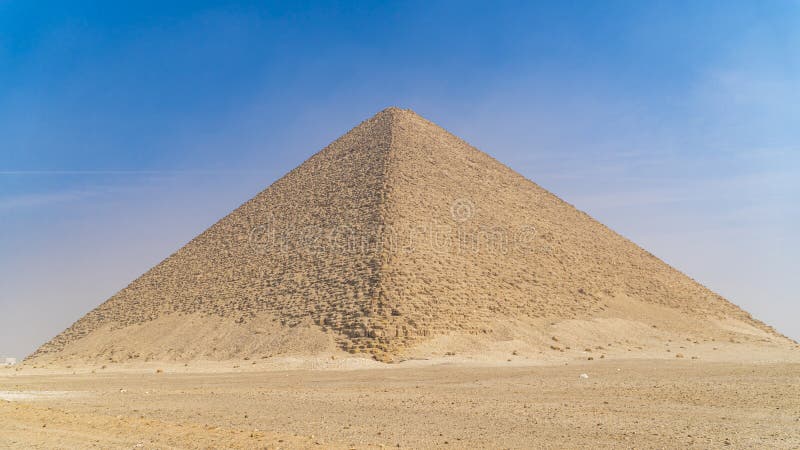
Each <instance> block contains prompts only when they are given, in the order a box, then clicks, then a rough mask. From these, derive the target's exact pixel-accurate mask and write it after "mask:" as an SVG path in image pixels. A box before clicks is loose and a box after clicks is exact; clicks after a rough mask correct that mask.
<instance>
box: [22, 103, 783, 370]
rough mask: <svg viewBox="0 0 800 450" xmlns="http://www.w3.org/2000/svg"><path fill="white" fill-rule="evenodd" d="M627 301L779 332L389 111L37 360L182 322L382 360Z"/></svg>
mask: <svg viewBox="0 0 800 450" xmlns="http://www.w3.org/2000/svg"><path fill="white" fill-rule="evenodd" d="M628 301H630V302H635V303H637V304H642V305H645V309H646V307H647V305H652V306H654V307H656V306H657V307H665V308H669V309H670V310H671V311H672V310H674V311H676V312H677V313H678V314H682V315H684V316H685V317H687V318H689V317H691V318H693V320H694V319H698V320H705V319H706V318H709V319H711V318H724V317H733V318H736V319H738V320H741V321H744V322H746V323H748V324H751V325H752V326H754V327H757V328H760V329H762V330H766V331H767V332H770V333H772V331H771V329H769V328H768V327H766V326H765V325H763V324H761V323H759V322H756V321H754V320H752V319H751V318H750V317H749V316H748V315H747V314H746V313H745V312H743V311H741V310H740V309H739V308H737V307H735V306H734V305H732V304H730V303H728V302H727V301H726V300H724V299H723V298H721V297H719V296H718V295H716V294H714V293H713V292H711V291H709V290H708V289H706V288H704V287H703V286H701V285H699V284H697V283H696V282H694V281H693V280H691V279H689V278H688V277H686V276H685V275H683V274H681V273H680V272H678V271H677V270H675V269H673V268H671V267H670V266H668V265H666V264H665V263H663V262H662V261H660V260H658V259H657V258H655V257H653V256H652V255H651V254H649V253H648V252H646V251H644V250H642V249H641V248H639V247H638V246H636V245H635V244H633V243H631V242H630V241H628V240H627V239H625V238H623V237H622V236H619V235H618V234H616V233H614V232H613V231H611V230H609V229H608V228H606V227H605V226H603V225H602V224H600V223H599V222H597V221H594V220H593V219H591V218H590V217H589V216H587V215H586V214H584V213H582V212H580V211H578V210H576V209H575V208H573V207H572V206H571V205H569V204H567V203H565V202H563V201H562V200H560V199H559V198H557V197H556V196H554V195H552V194H551V193H549V192H547V191H546V190H544V189H542V188H540V187H539V186H537V185H536V184H534V183H532V182H531V181H529V180H527V179H525V178H524V177H522V176H521V175H519V174H517V173H515V172H514V171H512V170H511V169H509V168H508V167H506V166H504V165H503V164H501V163H499V162H498V161H496V160H494V159H493V158H491V157H490V156H488V155H487V154H485V153H483V152H480V151H478V150H477V149H475V148H473V147H471V146H469V145H468V144H467V143H465V142H464V141H462V140H461V139H459V138H457V137H455V136H454V135H452V134H450V133H448V132H446V131H445V130H443V129H441V128H440V127H438V126H436V125H434V124H433V123H431V122H428V121H427V120H425V119H423V118H421V117H419V116H418V115H416V114H415V113H413V112H411V111H408V110H400V109H397V108H389V109H387V110H384V111H382V112H380V113H378V114H377V115H376V116H374V117H373V118H371V119H369V120H367V121H365V122H363V123H362V124H360V125H359V126H357V127H356V128H354V129H353V130H351V131H350V132H348V133H347V134H345V135H344V136H342V137H341V138H339V139H338V140H336V141H335V142H333V143H332V144H331V145H329V146H328V147H326V148H325V149H323V150H322V151H320V152H319V153H317V154H315V155H314V156H312V157H311V158H310V159H309V160H307V161H306V162H304V163H303V164H302V165H300V166H299V167H297V168H296V169H294V170H292V171H291V172H290V173H288V174H287V175H286V176H284V177H283V178H281V179H280V180H278V181H277V182H275V183H274V184H273V185H272V186H270V187H269V188H267V189H266V190H264V191H263V192H261V193H259V194H258V195H257V196H256V197H254V198H253V199H252V200H250V201H248V202H247V203H245V204H244V205H242V206H241V207H239V208H238V209H236V210H235V211H234V212H232V213H231V214H230V215H228V216H226V217H225V218H223V219H222V220H220V221H219V222H218V223H216V224H215V225H213V226H212V227H211V228H209V229H208V230H206V231H205V232H204V233H202V234H201V235H199V236H198V237H197V238H195V239H194V240H192V241H191V242H190V243H188V244H187V245H186V246H184V247H183V248H181V249H180V250H179V251H178V252H176V253H175V254H173V255H172V256H170V257H169V258H167V259H166V260H164V261H163V262H162V263H160V264H159V265H157V266H156V267H154V268H153V269H151V270H150V271H148V272H147V273H146V274H144V275H143V276H141V277H140V278H138V279H137V280H135V281H134V282H133V283H131V284H130V285H129V286H128V287H126V288H125V289H123V290H122V291H120V292H119V293H118V294H116V295H115V296H113V297H112V298H111V299H109V300H108V301H107V302H105V303H104V304H102V305H101V306H99V307H98V308H96V309H95V310H93V311H92V312H90V313H89V314H87V315H86V316H85V317H84V318H82V319H81V320H79V321H78V322H76V323H75V324H74V325H73V326H72V327H70V328H69V329H67V330H66V331H65V332H63V333H62V334H60V335H59V336H57V337H56V338H54V339H53V340H52V341H50V342H49V343H47V344H45V345H44V346H43V347H42V348H40V349H39V350H38V351H37V353H36V354H35V355H34V356H40V355H44V354H48V353H53V352H58V351H60V350H62V349H64V348H65V346H67V345H68V344H71V343H74V342H76V341H78V340H80V339H82V338H85V337H86V336H88V335H92V334H93V333H94V335H95V336H99V337H97V340H98V341H100V342H101V343H102V342H104V341H103V339H104V338H103V335H102V334H101V331H98V330H101V329H114V328H116V329H119V328H123V327H129V326H132V325H139V324H145V323H149V322H152V321H153V320H156V319H158V318H161V317H165V316H168V315H170V314H174V313H180V314H185V315H203V316H211V317H220V318H223V319H224V320H225V321H226V323H227V322H230V323H232V324H247V323H248V322H250V321H256V320H265V319H264V317H270V318H272V320H275V321H277V322H279V323H280V324H281V326H283V327H284V329H292V328H293V327H296V326H298V325H304V326H305V325H310V326H312V327H318V329H319V330H322V331H323V332H325V333H328V334H330V335H331V336H333V337H334V339H335V340H336V342H337V343H338V345H339V346H340V347H341V348H343V349H345V350H348V351H351V352H368V353H372V354H373V355H375V356H377V357H379V358H383V357H391V355H396V354H398V353H400V352H402V351H403V349H404V348H406V347H408V346H411V345H413V344H414V343H416V342H418V341H420V340H422V339H424V338H427V337H430V336H436V335H440V334H446V333H451V332H458V333H470V334H482V333H486V332H489V331H491V330H490V328H491V324H492V323H496V322H498V321H500V322H503V321H508V320H516V319H525V318H528V319H530V318H559V319H590V318H592V317H601V316H609V315H610V314H617V313H619V311H616V312H615V309H614V308H616V307H617V306H615V305H619V304H621V303H620V302H622V303H623V304H624V302H628ZM625 307H627V306H623V308H625ZM653 311H655V309H654V310H653ZM265 315H266V316H265ZM709 323H711V322H709ZM232 326H235V325H232ZM167 332H168V330H165V333H167ZM197 332H198V333H202V332H203V330H198V331H197ZM153 339H158V337H155V338H153ZM111 344H112V343H108V344H103V345H109V346H110V345H111ZM237 351H238V350H237ZM242 351H245V350H242ZM234 353H236V352H234ZM387 355H388V356H387Z"/></svg>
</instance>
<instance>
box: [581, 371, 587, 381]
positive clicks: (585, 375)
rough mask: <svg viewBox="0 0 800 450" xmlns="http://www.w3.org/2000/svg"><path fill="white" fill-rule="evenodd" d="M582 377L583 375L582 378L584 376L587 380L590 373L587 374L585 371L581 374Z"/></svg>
mask: <svg viewBox="0 0 800 450" xmlns="http://www.w3.org/2000/svg"><path fill="white" fill-rule="evenodd" d="M580 377H581V378H583V379H584V380H585V379H587V378H589V375H587V374H585V373H582V374H581V375H580Z"/></svg>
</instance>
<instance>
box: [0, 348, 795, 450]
mask: <svg viewBox="0 0 800 450" xmlns="http://www.w3.org/2000/svg"><path fill="white" fill-rule="evenodd" d="M454 361H456V362H450V363H448V362H446V360H439V361H435V362H431V361H408V362H406V363H402V364H393V365H383V364H380V365H375V364H373V362H369V363H365V364H363V365H359V364H356V363H354V362H352V361H351V362H348V363H342V365H341V366H340V368H338V369H337V368H333V369H331V368H330V366H326V368H325V369H324V370H316V369H295V370H275V369H261V370H256V369H250V370H249V371H227V372H224V371H220V367H217V368H213V367H212V366H209V365H207V366H197V367H194V368H192V367H182V366H175V367H168V368H165V369H163V372H160V373H159V372H157V371H156V370H153V369H152V367H144V366H143V367H139V368H136V369H134V368H127V369H124V370H121V371H117V372H109V371H108V370H104V371H97V370H96V371H95V373H91V372H88V373H87V372H79V371H76V373H75V374H72V373H71V372H69V371H68V370H69V369H67V372H66V373H63V371H62V373H56V371H53V370H35V369H30V368H26V369H23V370H22V371H15V370H8V369H7V370H2V371H0V447H3V448H308V447H314V448H346V447H347V448H379V447H382V446H384V447H397V446H400V447H413V448H434V447H436V448H441V447H453V448H531V447H539V448H542V447H549V448H576V447H595V448H597V447H601V448H608V447H618V448H619V447H626V448H632V447H637V448H654V447H655V448H665V447H669V448H686V447H694V448H720V447H732V448H798V447H800V363H798V362H760V363H753V362H750V363H742V362H709V361H702V360H691V359H688V358H687V359H677V358H676V359H672V360H670V359H659V360H656V359H615V360H599V361H598V360H595V361H585V360H583V361H580V360H570V361H566V362H564V361H561V362H549V363H547V364H539V365H531V364H527V363H525V362H524V361H513V360H512V361H511V362H505V361H504V362H496V363H494V364H477V363H470V362H468V361H458V360H454ZM504 363H505V364H507V365H504ZM181 367H182V371H180V369H181ZM229 367H230V369H229V370H240V369H233V368H232V366H229ZM318 367H322V366H318ZM190 369H194V370H196V372H192V371H191V370H190ZM581 374H586V375H587V376H588V378H583V377H581Z"/></svg>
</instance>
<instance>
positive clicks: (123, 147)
mask: <svg viewBox="0 0 800 450" xmlns="http://www.w3.org/2000/svg"><path fill="white" fill-rule="evenodd" d="M164 3H166V2H149V1H137V2H129V4H128V5H123V4H122V2H112V3H109V2H80V1H76V2H70V3H69V4H67V3H64V2H46V1H42V2H28V1H8V0H6V1H2V0H0V136H2V138H1V139H0V318H1V319H2V321H3V325H2V326H0V354H9V355H14V356H24V355H25V354H27V353H29V352H30V351H32V350H34V349H35V348H36V347H37V346H38V345H40V344H41V343H42V342H44V341H45V340H47V339H49V338H50V337H52V336H53V335H54V334H56V333H57V332H59V331H60V330H61V329H63V328H65V327H66V326H68V325H69V324H70V323H72V322H73V321H74V320H76V319H78V318H79V317H80V316H81V315H83V314H84V313H85V312H86V311H88V310H89V309H91V308H92V307H94V306H96V305H97V304H99V303H101V302H102V301H103V300H105V299H106V298H107V297H109V296H110V295H112V294H113V293H114V292H116V291H117V290H119V289H120V288H122V287H124V286H125V285H126V284H127V283H128V282H130V281H131V280H133V279H134V278H135V277H136V276H138V275H139V274H141V273H143V272H144V271H145V270H147V269H148V268H149V267H151V266H152V265H154V264H156V263H157V262H159V261H160V260H161V259H163V258H164V257H165V256H167V255H168V254H170V253H171V252H172V251H174V250H176V249H177V248H179V247H180V246H181V245H183V244H184V243H185V242H187V241H188V240H189V239H191V238H192V237H193V236H194V235H196V234H197V233H199V232H200V231H202V230H203V229H205V228H206V227H207V226H209V225H211V224H212V223H213V222H214V221H215V220H216V219H218V218H220V217H221V216H223V215H225V214H226V213H227V212H229V211H230V210H232V209H233V208H235V207H236V206H238V205H239V204H240V203H241V202H243V201H244V200H246V199H248V198H250V197H251V196H252V195H253V194H255V193H256V192H258V191H260V190H261V189H263V188H264V187H266V186H267V185H269V184H270V183H271V182H273V181H274V180H275V179H277V178H278V177H280V176H281V175H282V174H283V173H285V172H287V171H288V170H290V169H291V168H293V167H294V166H296V165H297V164H299V163H301V162H302V161H303V160H305V159H306V158H307V157H308V156H310V155H311V154H313V153H314V152H316V151H318V150H319V149H320V148H322V147H324V146H325V145H326V144H327V143H328V142H330V141H331V140H333V139H335V138H336V137H337V136H339V135H341V134H342V133H344V132H345V131H347V130H348V129H349V128H351V127H352V126H354V125H355V124H357V123H358V122H359V121H361V120H363V119H365V118H367V117H369V116H370V115H372V114H374V113H375V112H377V111H379V110H381V109H383V108H384V107H386V106H389V105H397V106H401V107H407V108H412V109H414V110H416V111H417V112H419V113H420V114H422V115H423V116H425V117H427V118H429V119H431V120H433V121H435V122H437V123H438V124H440V125H442V126H444V127H445V128H447V129H448V130H450V131H452V132H453V133H455V134H457V135H459V136H461V137H463V138H464V139H466V140H467V141H468V142H470V143H472V144H473V145H476V146H477V147H479V148H481V149H482V150H484V151H487V152H488V153H490V154H492V155H493V156H495V157H497V158H498V159H499V160H501V161H502V162H504V163H506V164H508V165H509V166H511V167H512V168H514V169H516V170H517V171H519V172H520V173H522V174H523V175H525V176H527V177H528V178H531V179H532V180H534V181H536V182H537V183H539V184H540V185H542V186H544V187H545V188H547V189H550V190H551V191H553V192H555V193H556V194H558V195H559V196H561V197H562V198H564V199H565V200H567V201H569V202H570V203H572V204H574V205H575V206H577V207H578V208H580V209H582V210H584V211H587V212H588V213H589V214H591V215H593V216H594V217H596V218H598V219H599V220H601V221H602V222H604V223H606V224H607V225H609V226H610V227H611V228H613V229H615V230H617V231H618V232H620V233H622V234H623V235H625V236H627V237H629V238H631V239H633V240H634V241H635V242H637V243H639V244H640V245H642V246H643V247H645V248H647V249H648V250H650V251H652V252H653V253H654V254H656V255H657V256H659V257H661V258H663V259H664V260H666V261H667V262H669V263H670V264H673V265H674V266H676V267H678V268H679V269H680V270H682V271H684V272H686V273H687V274H689V275H690V276H692V277H693V278H695V279H697V280H698V281H700V282H702V283H704V284H706V285H707V286H709V287H711V288H712V289H714V290H716V291H718V292H720V293H721V294H723V295H724V296H726V297H727V298H729V299H730V300H732V301H733V302H735V303H737V304H739V305H740V306H742V307H744V308H745V309H747V310H748V311H750V312H752V313H753V314H754V315H755V316H756V317H758V318H760V319H762V320H764V321H766V322H768V323H770V324H772V325H774V326H776V327H777V328H778V330H779V331H781V332H783V333H785V334H787V335H789V336H791V337H793V338H795V339H799V338H800V321H798V320H797V319H796V318H797V317H799V316H800V303H798V290H797V278H798V274H800V263H798V260H799V258H797V255H798V254H800V238H798V237H797V235H796V224H797V223H798V222H799V221H800V206H799V205H800V202H799V201H798V200H799V199H800V106H798V105H800V3H798V2H789V1H786V2H781V1H771V2H737V1H705V2H696V1H686V2H679V1H675V2H644V1H642V2H628V1H621V2H611V1H608V2H597V1H573V2H475V3H470V2H464V1H458V2H455V1H454V2H430V1H425V2H422V1H420V2H413V1H410V2H392V3H384V2H363V3H357V2H318V3H314V4H313V5H310V6H293V5H286V4H283V5H282V4H280V3H274V4H270V3H268V2H203V1H193V2H185V3H184V2H170V4H169V5H167V6H165V5H164Z"/></svg>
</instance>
